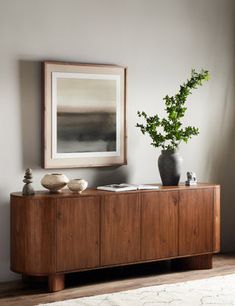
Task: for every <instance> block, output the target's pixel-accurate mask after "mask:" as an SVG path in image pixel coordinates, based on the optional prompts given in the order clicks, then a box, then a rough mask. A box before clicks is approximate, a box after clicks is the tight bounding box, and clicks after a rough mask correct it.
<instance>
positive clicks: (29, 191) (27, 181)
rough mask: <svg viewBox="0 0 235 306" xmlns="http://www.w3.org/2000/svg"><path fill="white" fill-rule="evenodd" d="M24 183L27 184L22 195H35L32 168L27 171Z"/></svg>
mask: <svg viewBox="0 0 235 306" xmlns="http://www.w3.org/2000/svg"><path fill="white" fill-rule="evenodd" d="M23 182H24V183H25V185H24V187H23V190H22V194H23V195H34V194H35V192H34V189H33V186H32V185H31V184H32V182H33V175H32V170H31V169H30V168H28V169H26V170H25V175H24V180H23Z"/></svg>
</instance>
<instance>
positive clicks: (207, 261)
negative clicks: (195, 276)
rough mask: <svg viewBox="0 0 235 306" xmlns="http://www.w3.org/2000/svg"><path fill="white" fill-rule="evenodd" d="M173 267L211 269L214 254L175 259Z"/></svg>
mask: <svg viewBox="0 0 235 306" xmlns="http://www.w3.org/2000/svg"><path fill="white" fill-rule="evenodd" d="M172 268H173V269H175V270H201V269H211V268H212V254H206V255H199V256H191V257H185V258H178V259H173V260H172Z"/></svg>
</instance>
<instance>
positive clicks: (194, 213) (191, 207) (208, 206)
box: [179, 188, 214, 256]
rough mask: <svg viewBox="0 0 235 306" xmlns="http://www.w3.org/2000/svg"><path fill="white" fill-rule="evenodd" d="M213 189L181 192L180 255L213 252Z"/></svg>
mask: <svg viewBox="0 0 235 306" xmlns="http://www.w3.org/2000/svg"><path fill="white" fill-rule="evenodd" d="M213 193H214V191H213V188H210V189H209V188H208V189H195V190H181V191H179V195H180V197H179V255H180V256H181V255H191V254H200V253H207V252H212V244H213V232H212V231H213V214H214V212H213V209H214V208H213V201H214V198H213Z"/></svg>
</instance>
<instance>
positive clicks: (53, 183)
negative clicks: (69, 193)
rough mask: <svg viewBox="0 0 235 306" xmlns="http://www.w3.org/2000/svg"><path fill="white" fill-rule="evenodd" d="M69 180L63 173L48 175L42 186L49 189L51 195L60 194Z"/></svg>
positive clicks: (43, 179) (44, 178) (42, 181)
mask: <svg viewBox="0 0 235 306" xmlns="http://www.w3.org/2000/svg"><path fill="white" fill-rule="evenodd" d="M68 182H69V179H68V178H67V176H66V175H64V174H62V173H48V174H46V175H44V177H43V178H42V179H41V184H42V186H43V187H45V188H46V189H49V190H50V192H51V193H58V192H60V191H61V189H62V188H64V187H65V186H66V185H67V183H68Z"/></svg>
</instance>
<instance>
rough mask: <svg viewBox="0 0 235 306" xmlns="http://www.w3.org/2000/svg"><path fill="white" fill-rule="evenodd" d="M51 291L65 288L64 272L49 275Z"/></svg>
mask: <svg viewBox="0 0 235 306" xmlns="http://www.w3.org/2000/svg"><path fill="white" fill-rule="evenodd" d="M48 287H49V292H56V291H60V290H63V289H64V274H50V275H49V276H48Z"/></svg>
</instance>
